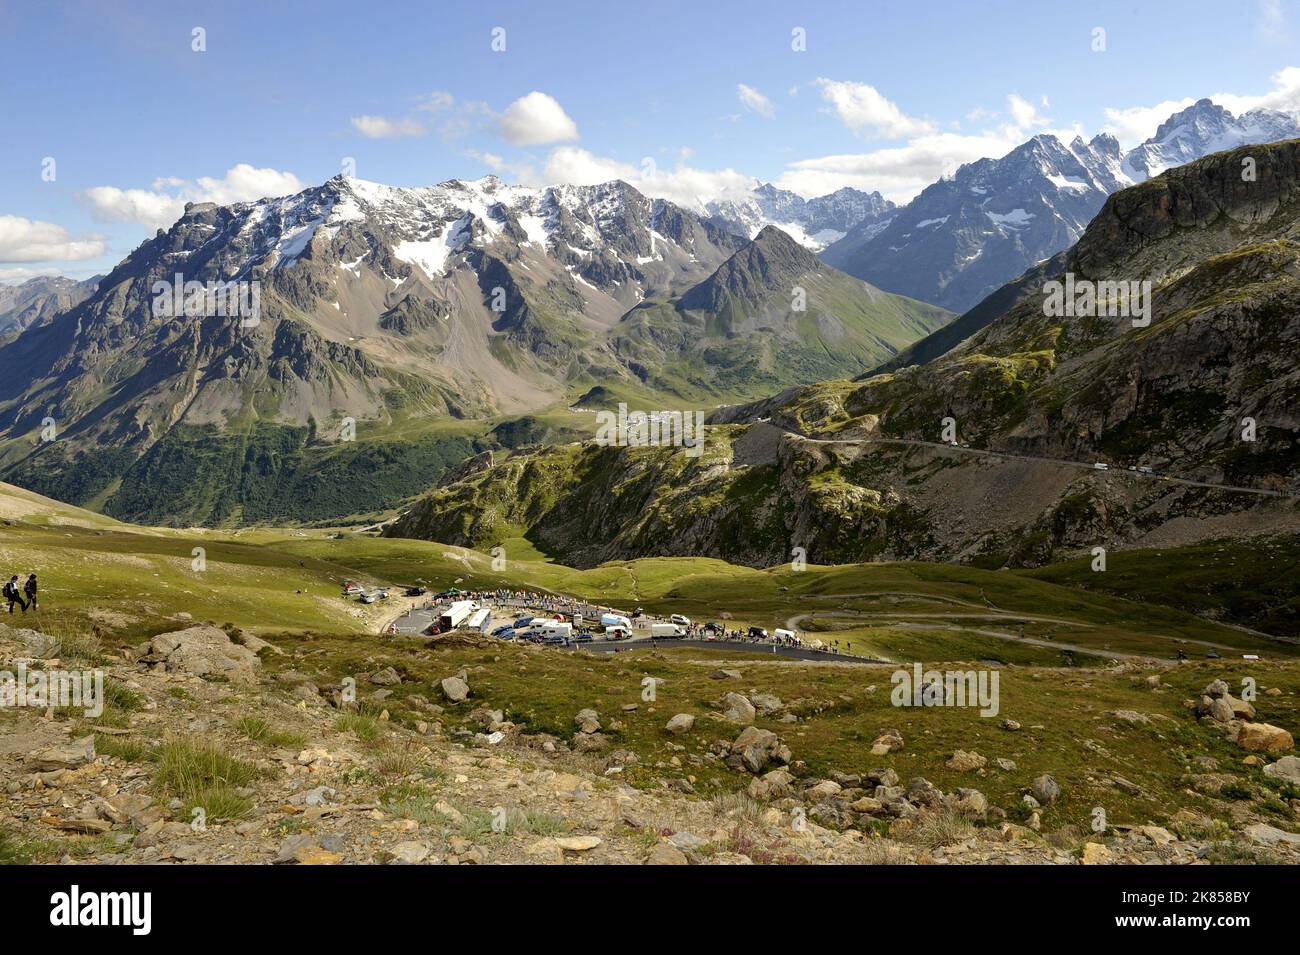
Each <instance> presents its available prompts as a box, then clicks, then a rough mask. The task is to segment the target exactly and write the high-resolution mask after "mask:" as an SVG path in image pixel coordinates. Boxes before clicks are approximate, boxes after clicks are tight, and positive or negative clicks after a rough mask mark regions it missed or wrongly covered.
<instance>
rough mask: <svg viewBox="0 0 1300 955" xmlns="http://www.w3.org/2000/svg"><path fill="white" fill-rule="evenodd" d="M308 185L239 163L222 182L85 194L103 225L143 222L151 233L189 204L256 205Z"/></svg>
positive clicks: (157, 183)
mask: <svg viewBox="0 0 1300 955" xmlns="http://www.w3.org/2000/svg"><path fill="white" fill-rule="evenodd" d="M302 190H303V184H302V182H301V181H300V180H299V179H298V177H297V176H295V175H294V174H293V173H291V172H281V171H280V170H278V169H270V168H263V169H259V168H257V167H256V166H251V165H249V164H248V163H239V164H238V165H235V166H231V167H230V169H228V170H227V171H226V174H225V175H224V176H223V177H221V178H220V179H217V178H213V177H211V176H201V177H199V178H198V179H196V180H193V181H190V180H187V179H177V178H175V177H165V178H159V179H155V180H154V182H153V187H152V188H151V189H119V188H118V187H116V186H93V187H91V188H90V189H87V190H86V191H85V192H83V193H82V194H81V198H82V199H83V200H84V201H85V202H87V203H88V204H89V205H90V211H91V215H92V216H93V217H94V218H95V219H96V220H98V221H100V222H138V223H140V224H141V225H145V226H148V227H149V228H151V229H156V228H165V227H167V226H169V225H171V224H172V223H173V222H175V221H176V220H177V219H178V218H179V217H180V215H181V213H183V212H184V211H185V203H187V202H215V203H217V204H218V205H230V204H231V203H233V202H253V201H255V200H257V199H264V198H266V197H267V196H286V195H291V194H293V193H295V192H301V191H302Z"/></svg>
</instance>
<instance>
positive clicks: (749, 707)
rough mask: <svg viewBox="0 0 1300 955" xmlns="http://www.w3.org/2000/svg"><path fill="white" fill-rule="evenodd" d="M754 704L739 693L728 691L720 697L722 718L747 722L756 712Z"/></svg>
mask: <svg viewBox="0 0 1300 955" xmlns="http://www.w3.org/2000/svg"><path fill="white" fill-rule="evenodd" d="M757 712H758V711H757V710H755V709H754V704H753V703H751V702H749V700H748V699H747V698H746V697H744V696H742V695H741V694H739V693H728V694H727V695H726V696H724V697H723V698H722V718H723V719H725V720H730V721H731V722H733V723H749V722H751V721H752V720H753V719H754V716H755V715H756V714H757Z"/></svg>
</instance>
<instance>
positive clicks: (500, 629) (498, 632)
mask: <svg viewBox="0 0 1300 955" xmlns="http://www.w3.org/2000/svg"><path fill="white" fill-rule="evenodd" d="M514 629H515V628H514V627H512V626H510V624H506V625H505V626H504V627H497V628H496V629H495V630H493V631H492V636H494V637H499V636H501V634H503V633H505V632H506V631H507V630H509V631H510V632H511V633H513V632H514Z"/></svg>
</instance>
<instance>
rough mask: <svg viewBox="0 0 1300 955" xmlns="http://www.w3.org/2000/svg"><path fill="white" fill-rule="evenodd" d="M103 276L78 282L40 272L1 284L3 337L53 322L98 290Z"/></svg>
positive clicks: (0, 317) (1, 330) (0, 301)
mask: <svg viewBox="0 0 1300 955" xmlns="http://www.w3.org/2000/svg"><path fill="white" fill-rule="evenodd" d="M102 278H103V276H102V275H96V276H95V277H93V278H89V279H85V280H84V281H80V282H79V281H77V280H76V279H69V278H64V277H63V276H61V275H39V276H37V277H36V278H33V279H28V280H27V281H25V282H21V283H19V284H17V285H0V336H3V335H4V334H5V333H6V332H12V331H14V330H17V331H22V330H23V329H25V328H29V327H31V326H32V325H39V324H42V323H44V322H47V321H49V320H50V319H52V318H53V317H54V316H55V315H58V314H59V313H61V312H66V311H67V310H68V309H70V308H72V307H73V306H74V305H80V304H81V303H82V302H84V301H85V300H86V299H87V298H89V297H90V295H91V294H92V293H93V292H94V291H95V288H96V287H97V286H98V285H99V282H100V280H101V279H102Z"/></svg>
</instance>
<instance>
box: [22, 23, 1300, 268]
mask: <svg viewBox="0 0 1300 955" xmlns="http://www.w3.org/2000/svg"><path fill="white" fill-rule="evenodd" d="M196 27H201V28H202V29H203V30H204V31H205V37H204V39H205V45H206V50H205V51H203V52H197V51H195V50H194V49H193V48H192V47H193V45H194V41H193V31H194V29H195V28H196ZM796 27H799V28H802V29H803V30H804V31H805V34H806V50H803V51H795V50H793V49H792V30H794V29H795V28H796ZM1099 27H1100V28H1102V29H1104V30H1105V36H1104V44H1105V49H1104V50H1103V51H1095V50H1094V49H1093V47H1094V46H1095V45H1096V39H1095V37H1096V34H1095V32H1094V31H1095V30H1096V28H1099ZM494 28H503V29H504V31H505V35H504V40H505V49H504V50H503V51H499V52H498V51H494V50H493V49H492V41H493V30H494ZM1298 38H1300V7H1298V5H1297V3H1295V2H1287V0H1266V2H1260V0H1237V2H1234V0H1221V2H1210V0H1179V2H1172V0H1171V2H1136V0H1129V2H1104V0H1103V2H1093V3H1090V4H1087V5H1082V4H1067V3H1064V2H1059V3H1057V2H1052V3H1045V2H1030V0H1017V2H1012V0H987V2H981V3H968V2H957V0H953V2H949V3H931V4H925V3H916V2H914V3H911V4H901V3H897V2H890V3H876V2H841V3H814V4H810V5H809V7H808V9H797V7H796V5H794V4H790V3H788V2H784V3H776V2H773V3H765V2H760V0H747V2H743V3H741V2H734V3H733V2H725V0H723V2H718V3H713V4H708V3H700V2H677V0H662V2H658V0H657V2H655V3H610V2H608V0H606V2H604V3H594V2H593V3H588V2H549V3H543V2H539V0H521V2H513V3H479V4H475V5H468V4H463V3H459V4H452V3H402V2H393V3H384V2H379V0H376V2H372V3H357V2H355V0H353V2H347V3H341V2H339V3H336V2H312V3H296V2H266V0H263V2H257V3H245V2H226V3H215V2H214V3H184V2H166V3H163V2H157V3H155V2H151V0H141V2H134V3H129V4H128V3H125V2H101V3H70V2H69V3H60V2H53V0H47V2H36V0H32V2H3V0H0V56H2V57H3V60H2V62H4V64H5V67H6V69H5V71H4V74H5V78H4V80H3V83H0V98H3V104H4V105H3V117H4V128H5V135H4V143H3V146H2V147H0V280H8V281H15V280H19V279H21V278H24V277H27V276H30V275H33V274H44V273H60V274H67V275H73V276H78V277H80V276H85V275H90V274H92V273H94V272H97V271H105V270H107V269H108V268H110V267H111V266H112V265H114V264H115V263H116V262H118V261H120V259H121V258H122V257H123V256H124V255H126V254H127V253H128V252H129V251H130V250H131V249H132V248H133V247H134V246H135V245H137V244H138V243H139V242H140V241H141V240H142V239H143V238H145V237H147V236H148V235H150V234H151V232H152V230H153V229H154V228H157V227H158V226H159V225H163V224H166V223H167V222H168V221H170V220H171V219H174V216H175V214H176V212H177V211H178V209H179V206H180V204H181V203H183V201H184V200H186V199H214V200H216V201H226V202H229V201H238V200H247V199H253V198H257V197H259V196H261V195H269V194H281V193H284V192H289V191H296V188H300V187H302V186H307V185H311V184H314V183H318V182H321V181H323V180H325V179H327V178H329V177H330V176H332V175H335V174H337V173H338V172H339V171H340V170H341V169H342V165H343V163H344V161H345V159H346V158H348V157H350V158H351V159H352V160H354V162H355V173H356V175H358V176H360V177H361V178H364V179H373V180H378V181H382V182H386V183H391V184H396V185H426V184H430V183H434V182H438V181H440V180H443V179H448V178H453V177H459V178H477V177H479V176H482V175H486V174H488V173H490V172H495V173H496V174H498V175H500V176H501V177H502V178H503V179H506V180H508V181H518V182H525V183H529V184H534V185H538V184H547V183H550V182H554V181H598V180H602V179H610V178H614V177H615V176H621V177H622V178H627V179H629V180H631V181H633V182H634V183H635V184H636V185H638V186H639V187H641V188H643V189H644V190H645V191H647V192H651V193H654V194H660V195H665V196H668V197H670V198H673V199H675V200H678V201H681V202H684V203H689V202H691V201H693V200H694V199H696V198H710V197H714V196H717V195H723V194H726V193H727V192H728V191H731V190H738V189H742V188H744V187H745V186H746V185H747V184H748V182H749V180H750V178H751V177H753V178H757V179H761V180H770V181H776V182H778V183H779V184H782V185H784V186H786V187H789V188H793V189H795V190H796V191H799V192H802V193H804V194H805V195H815V194H819V193H823V192H828V191H831V190H832V189H834V188H837V187H839V186H842V185H854V186H857V187H859V188H866V189H879V190H880V191H882V192H884V193H885V194H886V195H888V196H890V197H891V198H894V199H896V200H905V199H906V198H908V197H909V196H911V195H914V194H915V193H916V192H917V191H919V189H920V188H922V187H923V186H924V185H925V184H926V183H928V182H930V181H932V180H933V179H935V178H936V177H937V176H939V175H941V174H943V173H945V172H950V171H951V170H952V169H953V168H955V166H956V165H957V164H959V163H961V162H968V161H971V160H973V159H975V158H978V157H979V156H981V155H1001V154H1002V153H1004V152H1006V151H1007V150H1008V149H1010V148H1011V147H1012V146H1014V145H1015V144H1017V143H1018V142H1021V141H1023V140H1024V139H1026V138H1028V137H1029V136H1030V135H1033V134H1035V133H1038V132H1043V131H1053V132H1058V133H1061V134H1065V135H1073V133H1074V132H1076V131H1077V132H1081V133H1082V134H1084V135H1085V137H1091V136H1092V135H1094V134H1095V133H1097V132H1098V131H1100V130H1102V129H1110V130H1112V131H1114V132H1116V133H1117V134H1118V135H1120V138H1121V140H1123V141H1125V143H1126V144H1132V143H1134V142H1137V141H1140V139H1141V138H1143V137H1144V136H1145V135H1149V134H1150V133H1151V132H1153V131H1154V128H1155V125H1156V124H1157V123H1158V122H1159V121H1160V120H1161V119H1163V118H1164V117H1165V116H1167V115H1168V114H1169V113H1170V112H1172V111H1173V110H1174V109H1176V108H1178V107H1179V106H1181V105H1184V103H1185V102H1190V101H1191V100H1194V99H1196V98H1199V97H1202V96H1213V97H1215V98H1216V100H1217V101H1219V102H1221V103H1222V104H1223V105H1225V106H1228V107H1229V108H1231V109H1234V111H1240V110H1241V109H1244V108H1250V107H1252V106H1257V105H1263V106H1270V107H1274V108H1285V109H1292V110H1296V109H1300V55H1298V54H1300V50H1298V49H1297V39H1298ZM47 157H48V158H52V159H53V160H54V162H55V166H54V177H53V180H52V181H50V180H48V179H47V178H43V177H42V171H43V169H46V168H48V166H43V162H44V161H45V160H46V158H47ZM651 161H652V162H651Z"/></svg>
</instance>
